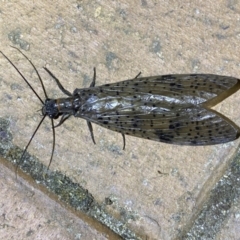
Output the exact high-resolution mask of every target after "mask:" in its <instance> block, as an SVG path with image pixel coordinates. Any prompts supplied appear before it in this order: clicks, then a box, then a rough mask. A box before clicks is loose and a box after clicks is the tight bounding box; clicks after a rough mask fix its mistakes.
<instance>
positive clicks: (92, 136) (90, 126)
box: [87, 121, 96, 144]
mask: <svg viewBox="0 0 240 240" xmlns="http://www.w3.org/2000/svg"><path fill="white" fill-rule="evenodd" d="M87 125H88V129H89V131H90V134H91V138H92V140H93V143H94V144H96V142H95V139H94V135H93V128H92V123H91V122H90V121H87Z"/></svg>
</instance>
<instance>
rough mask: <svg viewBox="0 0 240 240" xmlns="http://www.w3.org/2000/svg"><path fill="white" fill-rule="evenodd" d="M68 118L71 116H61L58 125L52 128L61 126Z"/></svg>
mask: <svg viewBox="0 0 240 240" xmlns="http://www.w3.org/2000/svg"><path fill="white" fill-rule="evenodd" d="M70 116H71V114H67V113H66V114H63V115H62V117H61V119H60V121H59V123H58V124H57V125H56V126H54V128H56V127H59V126H61V125H62V124H63V123H64V122H65V121H66V120H67V119H68V118H69V117H70Z"/></svg>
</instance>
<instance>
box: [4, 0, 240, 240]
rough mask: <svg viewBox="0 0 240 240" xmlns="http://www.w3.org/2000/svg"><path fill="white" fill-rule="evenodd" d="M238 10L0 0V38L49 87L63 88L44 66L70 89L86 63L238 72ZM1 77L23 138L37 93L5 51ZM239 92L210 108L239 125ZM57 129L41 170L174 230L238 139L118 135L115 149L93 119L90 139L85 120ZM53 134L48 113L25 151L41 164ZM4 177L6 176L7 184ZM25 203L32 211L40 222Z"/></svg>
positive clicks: (158, 234) (107, 70)
mask: <svg viewBox="0 0 240 240" xmlns="http://www.w3.org/2000/svg"><path fill="white" fill-rule="evenodd" d="M239 10H240V4H239V3H238V2H237V1H218V4H216V3H215V2H212V1H204V2H199V1H186V0H185V1H181V2H179V1H146V0H144V1H143V0H142V1H140V0H139V1H137V0H134V1H131V2H129V1H121V2H116V1H70V0H68V1H65V2H61V3H60V2H59V3H58V4H56V3H53V2H52V1H41V2H37V1H34V2H29V1H23V0H22V1H6V2H4V4H1V6H0V32H1V35H0V48H1V50H2V51H4V53H5V54H6V55H7V56H9V58H10V59H11V60H12V61H13V62H14V63H16V65H17V66H18V67H19V69H20V70H21V71H22V72H23V73H24V76H26V77H27V78H28V79H29V81H30V82H31V83H32V84H33V86H34V88H35V89H36V91H37V92H38V93H39V94H40V95H41V97H43V92H42V89H41V86H40V84H39V82H38V80H37V77H36V74H35V73H34V71H33V69H32V67H31V66H30V65H29V64H28V63H27V62H26V60H25V59H23V58H22V56H21V55H20V54H19V52H17V51H15V50H14V49H12V48H10V47H9V45H14V46H16V47H18V48H20V49H22V50H23V51H24V52H25V53H26V54H27V56H28V57H29V58H31V59H32V61H33V62H34V64H35V65H36V67H37V69H39V72H40V74H41V76H42V78H43V79H44V83H45V85H46V89H47V92H48V94H49V96H51V97H62V93H61V92H60V91H59V90H58V89H57V87H56V85H55V83H54V81H53V80H52V79H51V78H50V76H49V75H48V74H47V73H46V72H45V71H44V70H42V69H41V68H42V67H43V66H47V67H48V68H49V69H50V70H51V71H52V72H53V73H54V74H55V75H56V76H57V77H58V78H59V79H60V80H61V82H62V84H63V85H64V87H65V88H66V89H68V90H69V91H71V92H72V91H73V90H74V89H75V88H81V87H87V86H89V84H90V82H91V79H92V74H93V72H92V68H93V67H96V68H97V85H101V84H105V83H113V82H117V81H120V80H124V79H129V78H133V77H135V76H136V75H137V74H138V73H139V71H141V72H142V76H152V75H162V74H173V73H177V74H181V73H212V74H220V75H229V76H233V77H238V76H239V72H240V71H239V56H240V54H239V32H240V29H239V26H240V24H239ZM0 88H1V91H0V99H1V101H0V104H1V106H0V117H3V118H4V119H8V120H9V122H10V131H11V134H12V138H13V143H14V144H15V145H17V146H19V147H20V148H22V149H23V148H24V146H26V144H27V142H28V140H29V138H30V136H31V134H32V133H33V131H34V129H35V127H36V126H37V124H38V122H39V121H40V118H41V117H40V116H39V115H40V114H39V112H38V110H39V109H40V108H41V104H40V103H39V101H38V99H37V98H36V97H35V96H34V95H33V94H32V92H31V90H30V89H29V88H28V87H27V86H26V84H25V83H24V82H23V81H22V79H21V78H20V76H19V75H18V74H17V73H16V71H15V70H14V69H13V68H12V67H11V66H10V65H9V63H8V62H7V61H6V60H5V59H4V58H3V57H0ZM239 102H240V93H236V94H234V95H233V96H232V97H231V98H229V99H227V100H225V101H224V102H223V103H222V104H220V105H218V106H217V107H216V109H217V110H218V111H220V112H222V113H223V114H225V115H226V116H228V117H229V118H231V119H232V120H233V121H234V122H236V124H237V125H240V121H239V119H240V112H239V111H236V109H238V108H239ZM56 131H57V144H56V152H55V155H54V159H53V163H52V165H51V167H50V168H51V170H58V171H61V172H63V173H65V174H66V175H67V176H69V177H70V178H71V179H72V180H73V181H74V182H77V183H79V184H80V185H81V186H83V187H84V188H85V189H87V190H88V191H89V192H90V193H91V194H92V196H93V197H94V199H95V200H96V201H97V202H98V203H99V204H102V205H103V204H105V205H106V203H108V204H109V203H110V205H107V207H106V209H107V210H108V212H109V213H110V214H112V215H113V216H114V217H115V218H117V219H119V220H121V221H122V222H124V223H125V224H126V226H127V227H128V228H129V229H131V231H133V232H135V233H136V234H137V235H138V236H140V237H142V238H143V239H144V238H146V237H148V239H164V240H165V239H174V238H177V237H179V236H181V234H182V233H183V232H184V231H185V230H186V229H189V228H190V224H191V221H192V220H194V218H195V216H196V215H197V214H198V212H199V209H201V208H202V205H203V203H204V202H205V200H206V199H208V196H209V192H210V190H211V189H212V188H213V186H214V185H215V183H216V182H217V181H218V179H220V178H221V176H222V174H223V172H224V171H225V169H226V168H227V166H228V164H229V162H230V161H229V160H230V159H231V157H232V156H233V155H234V154H235V152H236V149H237V148H238V141H235V142H232V143H228V144H224V145H218V146H209V147H186V146H184V147H181V146H173V145H167V144H163V143H155V142H151V141H147V140H142V139H137V138H134V137H127V139H126V141H127V145H126V150H125V151H122V150H121V148H122V137H121V135H119V134H117V133H113V132H111V131H108V130H106V129H103V128H101V127H98V126H94V133H95V139H96V142H97V145H93V144H92V140H91V137H90V135H89V132H88V130H87V126H86V124H85V121H83V120H81V119H74V118H72V119H69V120H68V121H66V123H64V125H63V126H61V127H59V128H57V129H56ZM51 143H52V136H51V127H50V123H49V121H46V122H45V123H44V124H43V126H42V127H41V129H40V130H39V133H38V134H37V135H36V137H35V138H34V140H33V143H32V145H31V147H30V148H29V152H30V154H31V155H34V156H36V157H37V158H38V159H39V161H41V162H42V163H43V164H45V165H48V162H49V158H50V152H51ZM2 169H3V168H2ZM1 176H2V175H1ZM2 179H3V181H5V180H4V179H5V178H4V177H3V178H1V182H2ZM12 184H14V183H13V182H12V183H8V182H7V183H6V184H4V187H5V192H8V191H10V190H11V188H12V186H11V185H12ZM21 188H24V185H21V187H20V189H17V190H14V192H15V195H17V196H18V198H16V199H19V200H18V201H17V202H16V204H19V205H21V202H22V201H23V200H22V199H24V197H23V196H22V195H21ZM33 191H35V190H34V189H33ZM43 197H44V196H43ZM4 200H5V199H2V201H4ZM6 201H7V202H9V201H10V200H9V199H6ZM42 201H45V200H42ZM45 205H47V204H45ZM31 209H32V208H30V207H29V209H28V211H29V212H28V213H27V215H28V216H30V219H31V221H30V222H33V223H34V224H38V219H37V218H36V217H35V215H34V211H31ZM0 211H1V209H0ZM2 214H3V213H2V211H1V214H0V215H1V216H4V215H2ZM13 214H14V213H13ZM232 215H233V216H234V210H233V213H232ZM16 216H17V213H16ZM226 218H227V216H226ZM1 219H3V218H1ZM217 220H218V218H216V221H217ZM0 221H2V220H0ZM233 221H234V220H231V219H229V221H228V222H227V224H228V225H227V226H226V227H225V228H224V227H222V231H221V236H227V234H226V232H225V233H224V229H225V231H228V232H231V231H232V234H230V233H229V234H228V236H234V231H236V228H235V227H234V224H232V225H231V222H233ZM231 226H232V227H231ZM8 229H9V234H10V233H11V228H8ZM203 231H204V229H203ZM24 232H27V231H26V229H24ZM10 236H11V235H9V236H6V237H9V238H10ZM219 236H220V235H219ZM213 237H214V235H213ZM5 239H6V238H5ZM46 239H47V238H46ZM72 239H74V238H72ZM219 239H221V238H219ZM222 239H224V237H223V238H222ZM230 239H231V238H230ZM232 239H234V238H232Z"/></svg>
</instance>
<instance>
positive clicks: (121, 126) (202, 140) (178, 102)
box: [74, 74, 239, 145]
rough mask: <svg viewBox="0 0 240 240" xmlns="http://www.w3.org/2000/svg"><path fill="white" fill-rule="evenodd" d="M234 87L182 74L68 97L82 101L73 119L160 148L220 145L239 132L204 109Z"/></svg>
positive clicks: (224, 80) (232, 82)
mask: <svg viewBox="0 0 240 240" xmlns="http://www.w3.org/2000/svg"><path fill="white" fill-rule="evenodd" d="M238 85H239V81H238V79H236V78H231V77H224V76H218V75H206V74H194V75H187V74H184V75H166V76H156V77H148V78H137V79H132V80H126V81H122V82H118V83H114V84H106V85H103V86H99V87H95V88H88V89H76V90H75V92H74V95H75V96H77V95H78V96H79V97H80V98H81V99H82V100H81V101H82V105H81V107H80V108H79V111H78V112H77V113H76V115H75V116H76V117H82V118H85V119H87V120H88V121H91V122H94V123H96V124H99V125H101V126H103V127H106V128H108V129H111V130H113V131H117V132H121V133H123V134H128V135H132V136H136V137H141V138H146V139H151V140H155V141H161V142H166V143H172V144H180V145H210V144H218V143H224V142H228V141H232V140H235V139H236V138H237V137H238V135H239V128H238V127H237V126H236V125H235V124H234V123H232V122H231V121H230V120H229V119H227V118H226V117H224V116H223V115H221V114H219V113H217V112H215V111H213V110H211V109H207V108H206V107H205V106H204V104H205V103H206V102H208V101H210V100H212V99H215V98H218V96H220V95H221V94H222V93H224V92H226V91H229V90H231V89H234V88H236V86H238ZM238 88H239V86H238ZM225 97H227V96H225ZM221 100H222V99H221Z"/></svg>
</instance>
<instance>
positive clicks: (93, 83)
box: [87, 67, 96, 144]
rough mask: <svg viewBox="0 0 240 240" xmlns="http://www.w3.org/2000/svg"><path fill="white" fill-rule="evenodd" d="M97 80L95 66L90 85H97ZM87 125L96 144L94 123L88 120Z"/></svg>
mask: <svg viewBox="0 0 240 240" xmlns="http://www.w3.org/2000/svg"><path fill="white" fill-rule="evenodd" d="M95 82H96V68H95V67H94V68H93V80H92V82H91V84H90V86H89V87H95ZM87 126H88V129H89V131H90V134H91V138H92V140H93V143H94V144H96V142H95V139H94V135H93V128H92V123H91V122H90V121H87Z"/></svg>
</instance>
